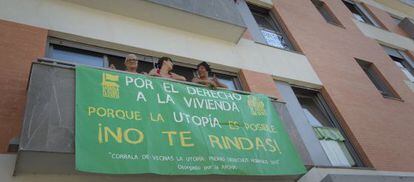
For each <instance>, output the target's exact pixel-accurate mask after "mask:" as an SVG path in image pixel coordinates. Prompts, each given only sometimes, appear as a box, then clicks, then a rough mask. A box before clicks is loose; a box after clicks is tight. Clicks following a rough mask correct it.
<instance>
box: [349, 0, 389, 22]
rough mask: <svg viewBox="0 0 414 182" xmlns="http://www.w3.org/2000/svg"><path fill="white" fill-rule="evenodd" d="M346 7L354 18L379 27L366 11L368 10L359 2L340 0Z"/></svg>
mask: <svg viewBox="0 0 414 182" xmlns="http://www.w3.org/2000/svg"><path fill="white" fill-rule="evenodd" d="M342 2H343V3H344V4H345V5H346V7H347V8H348V9H349V10H350V11H351V13H352V15H353V16H354V18H355V19H357V20H358V21H360V22H363V23H368V24H371V25H374V26H376V27H381V26H380V25H379V24H378V23H377V22H376V21H375V20H374V19H373V18H372V17H371V16H370V15H369V13H368V11H367V10H366V9H365V8H364V7H363V6H362V5H361V4H359V3H355V2H354V1H352V0H342Z"/></svg>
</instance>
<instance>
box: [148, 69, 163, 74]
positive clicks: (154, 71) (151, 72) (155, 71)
mask: <svg viewBox="0 0 414 182" xmlns="http://www.w3.org/2000/svg"><path fill="white" fill-rule="evenodd" d="M148 75H150V76H161V75H160V74H158V73H157V69H155V68H154V69H152V70H151V71H150V72H149V73H148Z"/></svg>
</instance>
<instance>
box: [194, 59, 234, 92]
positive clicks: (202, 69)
mask: <svg viewBox="0 0 414 182" xmlns="http://www.w3.org/2000/svg"><path fill="white" fill-rule="evenodd" d="M210 72H211V69H210V65H208V64H207V63H206V62H202V63H200V64H198V65H197V75H198V76H197V77H194V78H193V80H192V82H194V83H199V84H203V85H206V86H208V87H214V88H215V87H221V88H227V85H224V84H223V83H221V82H220V81H219V80H218V79H217V77H216V75H213V78H209V77H208V73H210Z"/></svg>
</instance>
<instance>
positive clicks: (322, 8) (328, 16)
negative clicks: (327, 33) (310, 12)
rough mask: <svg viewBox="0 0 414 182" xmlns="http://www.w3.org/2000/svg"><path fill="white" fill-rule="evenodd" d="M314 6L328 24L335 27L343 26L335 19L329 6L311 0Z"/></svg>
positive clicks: (319, 1)
mask: <svg viewBox="0 0 414 182" xmlns="http://www.w3.org/2000/svg"><path fill="white" fill-rule="evenodd" d="M311 1H312V3H313V5H314V6H315V7H316V9H318V11H319V13H320V14H321V15H322V17H323V18H324V19H325V20H326V22H328V23H330V24H333V25H341V23H340V22H339V20H338V19H337V18H336V17H335V15H334V14H333V13H332V11H331V10H330V9H329V7H328V5H326V3H325V2H323V1H321V0H311Z"/></svg>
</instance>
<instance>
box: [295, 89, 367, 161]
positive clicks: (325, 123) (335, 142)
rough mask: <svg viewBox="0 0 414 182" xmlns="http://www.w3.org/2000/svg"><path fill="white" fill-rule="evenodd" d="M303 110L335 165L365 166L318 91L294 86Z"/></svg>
mask: <svg viewBox="0 0 414 182" xmlns="http://www.w3.org/2000/svg"><path fill="white" fill-rule="evenodd" d="M293 92H294V93H295V95H296V97H297V99H298V101H299V103H300V105H301V107H302V110H303V112H304V114H305V116H306V118H307V120H308V122H309V124H310V125H311V126H312V127H313V128H314V131H315V135H316V136H317V138H318V139H319V142H320V144H321V146H322V148H323V149H324V151H325V153H326V155H327V156H328V159H329V161H330V162H331V164H332V165H333V166H343V167H352V166H363V165H362V162H361V161H360V160H359V158H358V156H357V154H356V152H355V150H354V149H353V147H352V145H351V143H349V141H348V140H347V139H346V137H345V135H344V134H343V131H342V130H341V127H340V125H339V123H338V122H337V120H336V119H335V117H334V115H333V114H332V111H331V110H330V108H329V107H328V105H327V104H326V102H325V101H324V99H323V98H322V96H321V94H320V93H319V92H318V91H313V90H307V89H302V88H295V87H293Z"/></svg>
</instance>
